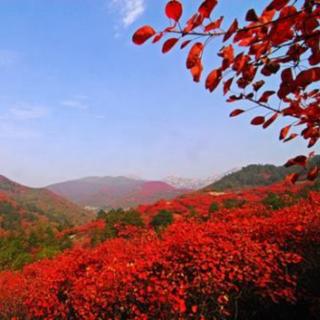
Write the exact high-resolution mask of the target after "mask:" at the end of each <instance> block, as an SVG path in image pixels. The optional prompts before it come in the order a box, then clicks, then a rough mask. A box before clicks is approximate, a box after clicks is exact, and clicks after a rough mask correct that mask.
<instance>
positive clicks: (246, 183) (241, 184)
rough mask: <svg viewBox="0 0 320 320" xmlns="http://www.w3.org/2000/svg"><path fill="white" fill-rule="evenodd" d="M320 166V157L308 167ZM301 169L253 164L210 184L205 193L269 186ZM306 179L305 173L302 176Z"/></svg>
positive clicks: (313, 160) (312, 160)
mask: <svg viewBox="0 0 320 320" xmlns="http://www.w3.org/2000/svg"><path fill="white" fill-rule="evenodd" d="M319 164H320V155H317V156H315V157H313V158H312V159H311V160H310V162H309V164H308V167H309V168H311V167H313V166H315V165H319ZM302 170H303V169H302V168H301V167H297V166H294V167H290V168H286V167H284V166H276V165H272V164H251V165H248V166H245V167H243V168H241V169H240V170H238V171H235V172H232V173H230V174H227V175H225V176H224V177H222V178H221V179H220V180H218V181H215V182H213V183H212V184H209V185H208V186H206V187H205V188H204V190H205V191H211V190H212V191H225V190H237V189H244V188H252V187H259V186H268V185H272V184H274V183H277V182H280V181H282V180H284V179H285V177H286V176H287V175H288V174H290V173H293V172H301V171H302ZM301 179H302V180H303V179H305V172H304V173H303V174H302V175H301Z"/></svg>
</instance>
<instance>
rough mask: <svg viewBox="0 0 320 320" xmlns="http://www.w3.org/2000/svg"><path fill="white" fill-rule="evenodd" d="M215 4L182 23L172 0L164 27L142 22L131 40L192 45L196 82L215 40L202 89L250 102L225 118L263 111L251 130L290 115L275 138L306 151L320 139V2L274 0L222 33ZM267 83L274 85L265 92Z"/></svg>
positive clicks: (209, 0) (311, 173) (300, 159)
mask: <svg viewBox="0 0 320 320" xmlns="http://www.w3.org/2000/svg"><path fill="white" fill-rule="evenodd" d="M217 4H218V0H204V1H203V2H202V3H201V4H200V6H199V7H198V8H197V10H196V12H195V13H194V14H193V15H192V16H191V17H190V18H189V19H186V20H185V22H182V19H181V18H182V15H183V5H182V3H181V2H180V1H178V0H170V1H169V2H168V3H167V5H166V7H165V15H166V16H167V17H168V18H169V21H170V24H169V26H167V27H165V28H164V29H163V30H161V31H159V32H156V31H155V29H154V28H153V27H151V26H149V25H145V26H143V27H141V28H140V29H138V30H137V31H136V32H135V33H134V35H133V42H134V43H135V44H137V45H141V44H143V43H145V42H146V41H147V40H148V39H150V38H152V42H153V43H156V42H158V41H160V39H162V38H163V37H165V36H169V38H167V39H166V40H165V41H164V43H163V46H162V52H163V53H167V52H169V51H170V50H171V49H172V48H173V47H174V46H177V44H178V43H179V42H181V45H180V48H181V49H184V48H186V47H190V49H189V52H188V54H187V61H186V67H187V69H188V70H190V72H191V75H192V77H193V80H194V81H195V82H199V81H200V80H201V76H202V73H203V69H204V62H203V61H204V60H203V57H204V53H205V50H206V49H207V48H209V45H210V43H211V42H212V40H214V39H217V38H220V39H221V40H222V47H221V49H220V50H219V51H218V56H219V57H220V58H221V64H220V65H218V66H216V67H215V68H214V69H213V70H211V71H210V72H209V73H208V75H207V77H206V80H205V87H206V89H208V90H209V91H210V92H212V91H214V90H215V89H216V88H217V87H218V86H219V85H221V87H222V90H223V94H224V95H226V96H227V102H230V103H233V102H239V101H240V102H241V103H242V104H244V103H246V104H248V107H247V108H246V109H239V108H237V109H234V110H233V111H232V112H231V114H230V117H235V116H238V115H240V114H242V113H244V112H249V111H252V110H255V109H259V110H261V111H264V113H260V114H258V115H257V114H256V115H255V116H254V117H253V118H252V120H251V124H252V125H255V126H261V127H262V128H264V129H266V128H267V127H269V126H270V125H271V124H272V123H273V122H274V121H276V120H277V119H279V118H281V117H286V118H288V119H289V122H288V123H287V124H286V126H285V127H283V128H282V130H281V131H280V135H279V139H280V140H281V141H283V142H288V141H291V140H293V139H295V138H297V137H298V136H299V135H300V136H301V137H302V138H304V139H305V140H307V142H308V147H309V148H311V147H313V146H314V145H315V144H316V143H317V142H318V139H319V137H320V108H319V102H320V92H319V89H318V88H317V87H316V82H318V81H319V80H320V67H319V63H320V47H319V41H320V28H319V22H320V1H319V0H304V1H302V0H300V1H299V0H295V1H290V0H273V1H271V2H270V3H269V4H268V5H267V6H266V7H265V9H264V10H263V12H262V13H261V14H258V13H257V12H256V11H255V10H254V9H250V10H249V11H248V12H247V14H246V16H245V20H246V21H247V23H246V24H245V25H243V26H241V25H240V23H239V22H238V19H234V21H233V22H232V24H231V25H230V26H229V27H227V28H226V29H224V28H223V27H222V24H223V20H224V17H216V18H215V17H213V14H214V9H215V8H216V6H217ZM171 36H173V37H171ZM215 48H216V46H215ZM268 83H272V84H273V86H274V87H273V88H268ZM299 128H300V129H299ZM312 155H313V153H312V152H311V153H310V154H309V156H305V155H300V156H297V157H295V158H293V159H290V160H289V161H288V162H287V163H286V166H287V167H289V166H292V165H299V166H301V167H303V168H306V164H307V161H308V159H309V158H311V157H312ZM319 171H320V168H319V167H318V166H314V167H313V168H311V169H310V170H308V179H309V180H314V179H315V178H316V177H317V175H318V174H319ZM298 177H299V174H298V173H292V174H290V175H289V176H288V178H289V180H290V181H291V182H295V181H296V180H297V179H298Z"/></svg>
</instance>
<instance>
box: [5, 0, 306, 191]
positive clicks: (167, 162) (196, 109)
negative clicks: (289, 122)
mask: <svg viewBox="0 0 320 320" xmlns="http://www.w3.org/2000/svg"><path fill="white" fill-rule="evenodd" d="M232 2H233V5H230V6H228V10H226V5H220V6H219V8H218V9H217V15H219V13H220V12H221V14H222V13H226V11H228V12H227V14H226V19H228V18H230V17H231V16H233V15H234V12H237V15H239V16H244V15H245V12H246V10H247V9H248V8H250V6H251V5H252V4H254V3H255V2H254V1H246V5H243V4H242V5H241V4H239V1H232ZM164 4H165V1H162V2H161V3H156V4H155V3H152V2H151V1H144V0H112V1H111V2H110V1H105V0H96V1H89V0H83V1H81V2H78V1H77V2H75V1H70V2H66V1H63V0H58V1H55V2H54V3H53V2H52V1H48V0H47V1H43V0H30V1H28V2H21V1H19V0H2V1H0V5H1V6H2V10H1V12H0V18H1V21H2V26H3V28H1V29H0V35H1V39H2V41H1V46H0V71H1V72H0V119H1V122H0V150H1V154H0V167H1V174H3V175H5V176H7V177H8V178H10V179H13V180H16V181H18V182H21V183H24V184H27V185H30V186H35V187H39V186H45V185H48V184H51V183H55V182H59V181H65V180H70V179H75V178H80V177H85V176H107V175H111V176H118V175H137V176H141V177H143V178H145V179H161V178H163V177H166V176H169V175H173V174H174V175H177V176H182V177H191V178H193V177H195V178H196V177H199V178H204V177H208V176H211V175H214V174H221V173H223V172H226V171H228V170H230V169H233V168H235V167H242V166H244V165H247V164H251V163H272V164H277V165H280V164H283V163H284V162H285V161H286V160H287V159H288V158H289V157H291V156H294V155H297V154H300V153H304V152H305V151H306V147H305V144H304V142H303V141H301V140H300V139H299V140H297V141H293V142H290V144H285V145H284V144H282V143H281V142H279V141H278V133H279V128H280V127H281V125H282V122H281V121H280V122H279V123H277V124H276V125H274V126H273V127H271V128H270V129H268V130H266V131H263V130H262V129H260V128H256V127H252V126H250V125H249V122H250V119H251V118H252V115H253V114H252V115H243V116H240V117H239V118H236V119H230V118H229V113H230V111H231V110H232V109H234V105H232V104H227V103H226V102H225V101H224V98H223V96H222V94H221V92H219V91H217V92H215V93H213V94H209V93H208V92H206V91H205V89H204V88H203V83H201V85H195V84H194V83H193V82H192V80H191V78H190V76H189V74H188V72H187V71H186V70H185V55H186V52H184V53H183V54H180V52H179V50H178V49H176V50H173V51H172V52H170V53H169V54H167V55H162V54H161V50H160V48H159V46H152V45H151V44H148V45H146V46H144V47H142V48H140V47H136V46H134V45H133V44H132V43H131V36H132V33H133V32H134V30H135V29H136V28H137V27H139V26H140V25H143V24H146V23H152V24H154V25H162V23H161V20H160V19H161V17H159V16H160V15H159V14H158V13H159V12H158V11H159V10H162V9H163V5H164ZM255 6H256V5H255ZM259 6H261V5H260V4H259ZM212 60H213V61H212V63H211V65H212V66H214V65H215V61H217V60H216V58H213V59H212Z"/></svg>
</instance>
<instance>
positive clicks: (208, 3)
mask: <svg viewBox="0 0 320 320" xmlns="http://www.w3.org/2000/svg"><path fill="white" fill-rule="evenodd" d="M217 3H218V1H217V0H205V1H204V2H202V4H201V5H200V7H199V9H198V12H199V13H200V14H201V15H202V16H203V17H204V18H209V17H210V14H211V12H212V10H213V9H214V7H215V6H216V5H217Z"/></svg>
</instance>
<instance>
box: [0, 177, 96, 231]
mask: <svg viewBox="0 0 320 320" xmlns="http://www.w3.org/2000/svg"><path fill="white" fill-rule="evenodd" d="M0 192H1V194H3V195H5V196H7V197H8V198H9V199H12V201H13V202H15V203H16V204H17V205H18V206H19V207H21V208H22V209H23V210H25V212H27V213H28V214H33V215H35V216H42V217H45V218H46V219H47V220H48V221H50V222H56V223H58V224H62V225H65V224H67V225H68V224H79V223H83V222H87V221H89V220H90V218H91V216H92V214H91V213H90V212H88V211H86V210H84V209H82V208H80V207H79V206H77V205H76V204H74V203H72V202H70V201H68V200H66V199H64V198H62V197H61V196H59V195H57V194H55V193H53V192H51V191H50V190H47V189H44V188H39V189H38V188H29V187H26V186H23V185H21V184H19V183H16V182H14V181H11V180H9V179H8V178H6V177H4V176H0Z"/></svg>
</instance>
